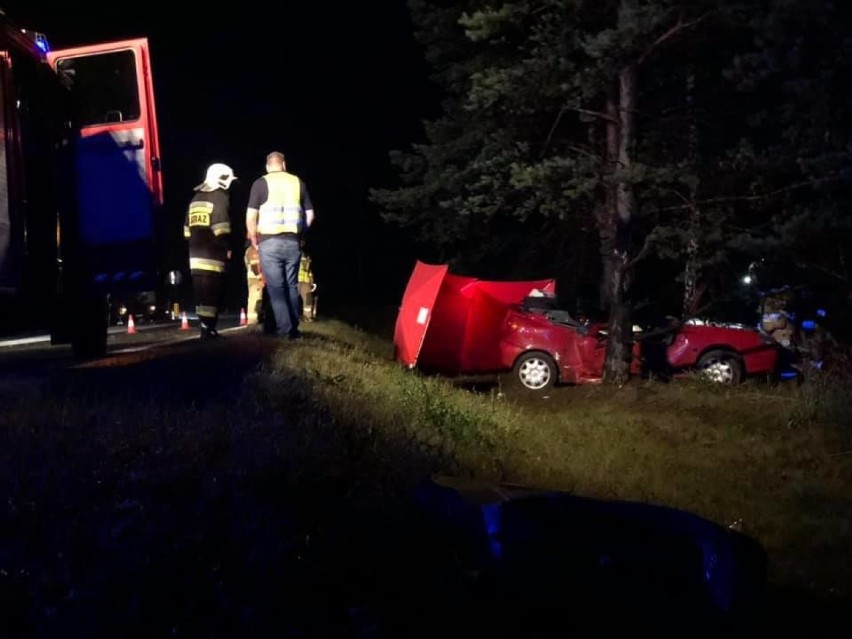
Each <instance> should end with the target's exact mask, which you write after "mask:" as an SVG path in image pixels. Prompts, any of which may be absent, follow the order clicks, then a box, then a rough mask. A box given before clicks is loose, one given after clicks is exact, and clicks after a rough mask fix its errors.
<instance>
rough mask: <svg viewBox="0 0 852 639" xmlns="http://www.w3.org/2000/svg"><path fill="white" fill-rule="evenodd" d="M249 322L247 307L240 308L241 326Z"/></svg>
mask: <svg viewBox="0 0 852 639" xmlns="http://www.w3.org/2000/svg"><path fill="white" fill-rule="evenodd" d="M246 324H248V317H246V309H244V308H241V309H240V326H245V325H246Z"/></svg>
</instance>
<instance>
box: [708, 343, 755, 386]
mask: <svg viewBox="0 0 852 639" xmlns="http://www.w3.org/2000/svg"><path fill="white" fill-rule="evenodd" d="M697 368H698V370H699V371H700V372H701V374H702V375H703V376H704V377H705V378H706V379H708V380H709V381H711V382H715V383H717V384H727V385H730V386H733V385H735V384H739V383H740V382H741V381H742V379H743V375H744V371H743V365H742V362H741V361H740V358H739V357H737V356H736V355H735V354H734V353H732V352H730V351H723V350H715V351H708V352H707V353H705V354H704V355H702V356H701V358H700V359H699V360H698V365H697Z"/></svg>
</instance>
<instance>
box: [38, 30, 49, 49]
mask: <svg viewBox="0 0 852 639" xmlns="http://www.w3.org/2000/svg"><path fill="white" fill-rule="evenodd" d="M35 43H36V46H37V47H38V48H39V49H41V50H42V52H44V53H48V52H49V51H50V45H49V44H48V43H47V38H46V37H44V34H43V33H36V34H35Z"/></svg>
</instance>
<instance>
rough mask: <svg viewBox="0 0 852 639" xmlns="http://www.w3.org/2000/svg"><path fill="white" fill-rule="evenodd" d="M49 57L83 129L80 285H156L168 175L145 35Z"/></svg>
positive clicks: (119, 289) (95, 289)
mask: <svg viewBox="0 0 852 639" xmlns="http://www.w3.org/2000/svg"><path fill="white" fill-rule="evenodd" d="M48 57H49V60H50V63H51V64H52V65H53V66H54V68H55V70H56V71H57V73H58V74H60V76H61V77H62V78H63V80H64V81H65V82H67V83H68V84H69V85H70V88H71V95H72V102H73V105H74V116H75V118H76V122H75V124H76V128H77V129H78V131H79V136H78V137H77V139H76V141H75V156H76V178H77V181H76V189H77V204H78V207H77V208H78V212H77V216H78V219H77V220H76V226H77V227H78V229H77V231H78V232H77V233H75V236H76V237H77V238H78V241H79V247H78V250H79V256H80V259H81V266H80V276H81V278H82V280H83V281H82V284H83V291H84V292H85V293H91V294H115V293H124V292H134V291H143V290H149V289H152V288H154V287H155V286H156V284H157V255H156V249H157V247H156V229H157V227H158V223H157V219H156V218H157V215H158V211H159V208H160V206H161V205H162V202H163V182H162V172H161V167H160V149H159V138H158V132H157V117H156V108H155V104H154V92H153V82H152V77H151V64H150V56H149V49H148V42H147V40H146V39H145V38H139V39H134V40H126V41H121V42H111V43H107V44H101V45H94V46H86V47H78V48H74V49H65V50H57V51H52V52H50V53H49V54H48Z"/></svg>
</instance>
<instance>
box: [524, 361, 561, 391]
mask: <svg viewBox="0 0 852 639" xmlns="http://www.w3.org/2000/svg"><path fill="white" fill-rule="evenodd" d="M513 373H514V374H513V378H514V380H515V381H516V382H517V383H519V384H520V385H521V386H523V387H524V388H527V389H529V390H534V391H541V390H545V389H548V388H551V387H552V386H553V385H554V384H556V380H557V378H558V376H559V371H558V369H557V367H556V362H555V361H553V358H552V357H551V356H550V355H548V354H547V353H539V352H531V353H524V354H523V355H521V356H520V357H519V358H518V361H517V362H515V368H514V371H513Z"/></svg>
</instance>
